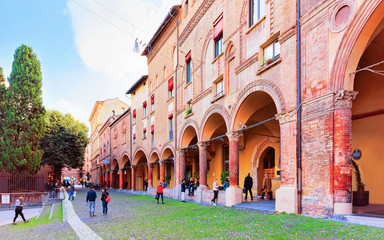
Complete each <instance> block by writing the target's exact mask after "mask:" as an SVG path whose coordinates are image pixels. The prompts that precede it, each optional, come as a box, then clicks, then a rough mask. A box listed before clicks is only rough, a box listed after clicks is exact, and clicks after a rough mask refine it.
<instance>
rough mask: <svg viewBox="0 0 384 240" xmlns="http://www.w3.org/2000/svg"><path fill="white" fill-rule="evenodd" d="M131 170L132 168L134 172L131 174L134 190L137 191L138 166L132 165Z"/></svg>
mask: <svg viewBox="0 0 384 240" xmlns="http://www.w3.org/2000/svg"><path fill="white" fill-rule="evenodd" d="M131 170H132V174H131V177H132V191H135V190H136V166H134V165H132V166H131Z"/></svg>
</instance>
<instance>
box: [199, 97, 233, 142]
mask: <svg viewBox="0 0 384 240" xmlns="http://www.w3.org/2000/svg"><path fill="white" fill-rule="evenodd" d="M215 113H217V114H220V115H221V116H222V117H223V119H224V121H225V126H226V127H227V129H229V120H230V117H229V113H228V111H227V110H226V109H225V108H224V107H223V106H221V105H219V104H214V105H212V106H211V107H210V108H209V109H208V110H207V111H206V112H205V114H204V117H203V120H202V122H201V125H200V126H201V129H200V132H199V133H198V135H199V136H200V138H199V139H202V137H203V131H204V126H205V124H206V123H207V120H208V119H209V117H210V116H212V115H213V114H215Z"/></svg>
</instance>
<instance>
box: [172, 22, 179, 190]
mask: <svg viewBox="0 0 384 240" xmlns="http://www.w3.org/2000/svg"><path fill="white" fill-rule="evenodd" d="M178 66H179V19H178V15H177V16H176V66H175V82H174V85H175V86H174V88H175V99H174V100H175V116H174V119H175V131H174V134H175V137H174V140H175V156H174V159H173V176H174V177H173V188H174V189H175V188H176V175H177V174H176V170H177V169H176V165H177V162H176V159H177V68H178Z"/></svg>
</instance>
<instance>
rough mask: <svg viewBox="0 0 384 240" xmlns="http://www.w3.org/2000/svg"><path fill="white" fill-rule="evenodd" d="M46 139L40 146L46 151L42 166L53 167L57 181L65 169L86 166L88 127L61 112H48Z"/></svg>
mask: <svg viewBox="0 0 384 240" xmlns="http://www.w3.org/2000/svg"><path fill="white" fill-rule="evenodd" d="M45 121H46V126H47V127H46V131H45V137H44V138H43V139H42V140H41V142H40V146H41V148H42V149H43V150H44V155H43V159H42V162H41V163H42V164H44V165H49V166H52V167H53V169H54V173H55V174H54V175H55V178H56V179H59V177H60V176H61V171H62V169H63V168H65V167H67V168H80V167H82V166H83V164H84V150H85V147H86V146H87V144H88V137H87V133H88V127H87V126H86V125H85V124H84V123H81V122H79V121H77V120H75V119H74V118H73V116H72V115H71V114H65V115H63V114H62V113H60V112H59V111H51V110H48V111H47V114H46V117H45Z"/></svg>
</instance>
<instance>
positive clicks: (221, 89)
mask: <svg viewBox="0 0 384 240" xmlns="http://www.w3.org/2000/svg"><path fill="white" fill-rule="evenodd" d="M223 94H224V81H223V80H220V81H218V82H217V83H216V96H215V97H220V96H221V95H223Z"/></svg>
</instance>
